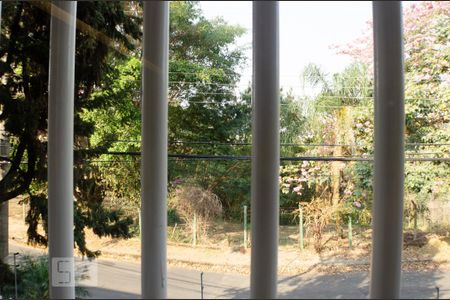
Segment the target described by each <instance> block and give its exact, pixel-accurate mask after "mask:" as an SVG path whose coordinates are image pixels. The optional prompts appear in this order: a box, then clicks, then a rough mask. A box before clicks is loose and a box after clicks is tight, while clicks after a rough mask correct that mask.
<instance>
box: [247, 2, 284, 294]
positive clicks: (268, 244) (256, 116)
mask: <svg viewBox="0 0 450 300" xmlns="http://www.w3.org/2000/svg"><path fill="white" fill-rule="evenodd" d="M278 5H279V4H278V2H276V1H267V2H265V1H261V2H259V1H254V2H253V101H252V104H253V107H252V133H253V137H252V188H251V193H252V199H251V204H252V207H251V213H252V256H251V282H250V289H251V298H258V299H260V298H276V297H277V260H278V223H279V218H278V211H279V186H278V176H279V167H280V131H279V128H280V104H279V29H278V23H279V21H278V12H279V9H278Z"/></svg>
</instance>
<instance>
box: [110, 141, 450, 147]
mask: <svg viewBox="0 0 450 300" xmlns="http://www.w3.org/2000/svg"><path fill="white" fill-rule="evenodd" d="M107 142H111V143H140V141H139V140H117V141H107ZM168 143H169V144H170V145H173V144H181V145H213V146H214V145H220V146H251V145H252V143H248V142H216V141H179V140H173V141H169V142H168ZM405 145H406V146H416V147H418V146H436V147H440V146H450V143H405ZM280 146H283V147H364V146H366V145H363V144H297V143H281V144H280Z"/></svg>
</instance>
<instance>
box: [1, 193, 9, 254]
mask: <svg viewBox="0 0 450 300" xmlns="http://www.w3.org/2000/svg"><path fill="white" fill-rule="evenodd" d="M8 252H9V249H8V201H6V202H4V203H1V204H0V259H3V258H5V257H6V256H8Z"/></svg>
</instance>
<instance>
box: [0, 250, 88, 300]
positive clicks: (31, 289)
mask: <svg viewBox="0 0 450 300" xmlns="http://www.w3.org/2000/svg"><path fill="white" fill-rule="evenodd" d="M0 269H1V271H2V272H1V273H0V274H1V275H0V280H2V279H3V278H5V279H6V280H4V281H3V282H1V283H2V296H3V298H4V299H9V298H13V297H14V274H13V273H12V272H11V269H10V268H9V266H5V265H4V264H0ZM4 270H6V272H3V271H4ZM4 274H6V276H5V275H4ZM17 291H18V298H20V299H48V298H49V274H48V257H47V256H39V257H30V256H23V257H21V259H20V260H19V261H18V267H17ZM75 293H76V296H77V298H78V297H80V296H87V291H86V290H85V289H83V288H81V287H76V288H75Z"/></svg>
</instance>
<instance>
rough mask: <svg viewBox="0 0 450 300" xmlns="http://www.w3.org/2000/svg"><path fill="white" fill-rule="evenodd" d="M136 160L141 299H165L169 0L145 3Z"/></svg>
mask: <svg viewBox="0 0 450 300" xmlns="http://www.w3.org/2000/svg"><path fill="white" fill-rule="evenodd" d="M143 42H144V46H143V62H142V63H143V74H142V89H143V97H142V145H141V151H142V155H141V158H142V161H141V193H142V194H141V201H142V202H141V207H142V234H141V253H142V254H141V257H142V258H141V268H142V281H141V289H142V298H144V299H148V298H166V297H167V265H166V260H167V253H166V239H167V232H166V230H167V125H168V124H167V122H168V117H167V105H168V103H167V101H168V99H167V92H168V56H169V3H168V2H165V1H145V2H144V41H143Z"/></svg>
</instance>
